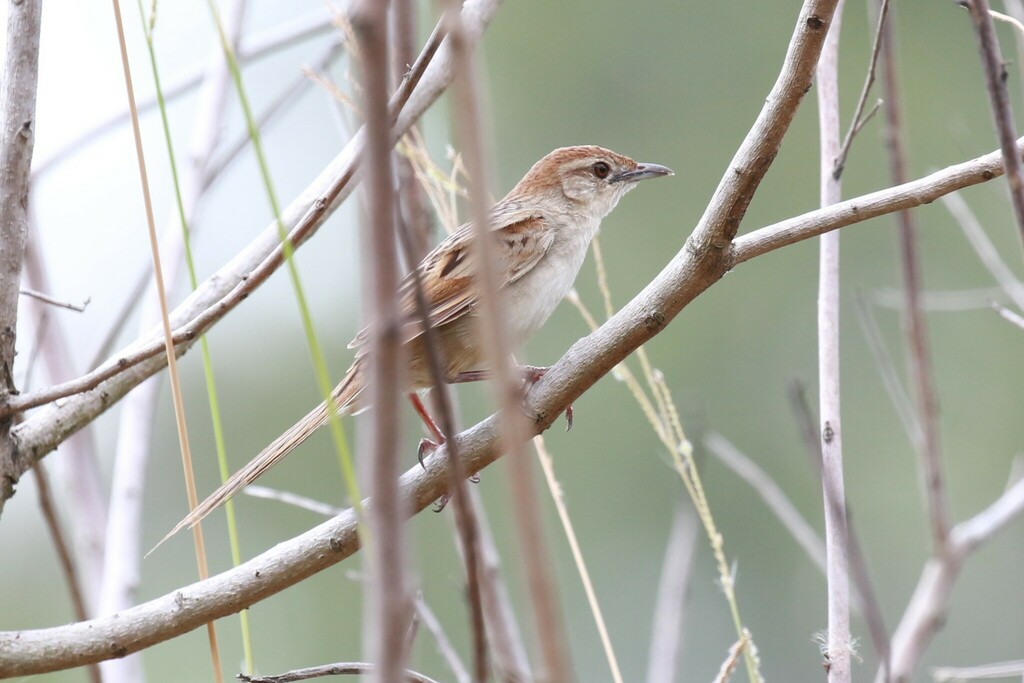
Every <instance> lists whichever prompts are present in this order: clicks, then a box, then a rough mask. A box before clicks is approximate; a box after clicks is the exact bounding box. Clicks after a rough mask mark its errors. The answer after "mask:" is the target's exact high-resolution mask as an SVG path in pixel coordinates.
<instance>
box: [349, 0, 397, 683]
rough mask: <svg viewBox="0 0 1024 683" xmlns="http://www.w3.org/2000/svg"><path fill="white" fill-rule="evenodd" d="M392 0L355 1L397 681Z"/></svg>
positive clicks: (392, 675) (388, 607) (375, 573)
mask: <svg viewBox="0 0 1024 683" xmlns="http://www.w3.org/2000/svg"><path fill="white" fill-rule="evenodd" d="M387 10H388V6H387V3H384V2H376V1H375V0H365V1H363V2H360V3H357V4H356V5H354V6H353V11H352V27H353V30H354V31H355V34H356V37H357V40H358V44H359V55H360V61H361V66H362V79H361V83H362V86H363V88H362V89H363V100H364V101H363V112H364V115H365V123H364V127H365V131H366V157H367V160H366V179H367V216H368V220H366V221H364V222H363V226H364V227H363V230H362V231H361V239H360V242H361V244H362V253H363V264H364V266H363V291H364V292H365V294H364V300H363V310H364V319H365V320H366V324H367V326H368V328H369V330H370V339H369V344H368V356H367V358H368V360H369V380H368V384H367V386H368V390H369V396H370V400H369V403H370V405H371V406H372V407H373V421H372V425H371V429H370V431H369V433H368V434H367V439H365V443H367V444H368V446H369V447H364V449H363V452H364V459H363V464H364V466H365V468H364V469H365V470H366V471H369V472H370V482H371V485H370V490H371V491H372V494H373V501H374V506H373V511H372V512H371V513H370V514H369V519H368V527H369V529H370V531H371V536H370V538H372V542H370V543H368V545H369V546H370V547H369V559H368V564H367V566H368V568H369V576H370V580H369V581H368V582H367V583H366V586H367V588H368V591H367V592H368V596H367V600H366V601H365V606H364V609H363V620H364V623H365V624H366V627H367V637H366V638H365V639H364V643H365V645H364V652H365V653H366V654H367V655H369V659H370V661H371V662H373V663H374V666H373V670H372V672H371V680H374V681H380V682H381V683H387V682H390V681H397V680H399V678H400V677H401V675H402V671H403V670H404V669H405V661H404V655H405V653H406V648H405V627H406V624H407V623H408V621H409V615H410V614H411V610H412V604H411V595H410V592H409V583H408V578H407V576H406V570H407V568H406V564H405V542H404V538H405V534H404V531H405V529H404V525H403V521H404V519H405V516H406V515H405V514H404V513H403V511H402V502H403V501H402V500H401V498H400V497H399V491H398V477H399V475H400V474H401V465H400V461H399V449H398V446H399V441H400V439H401V433H402V430H401V429H400V427H399V425H400V423H401V421H400V420H399V419H398V401H399V398H400V397H401V390H402V387H403V386H404V385H405V381H406V378H405V376H404V368H405V366H406V365H407V363H406V360H405V358H404V356H405V351H406V350H405V349H403V347H402V332H401V330H402V324H403V323H402V320H401V317H400V314H399V310H398V296H397V294H396V292H397V291H398V252H397V249H396V241H395V209H394V202H395V194H394V188H393V186H392V179H391V173H392V171H391V126H390V124H389V122H388V71H389V62H388V14H387Z"/></svg>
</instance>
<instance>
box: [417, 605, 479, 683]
mask: <svg viewBox="0 0 1024 683" xmlns="http://www.w3.org/2000/svg"><path fill="white" fill-rule="evenodd" d="M414 604H415V608H416V614H417V616H418V617H419V620H420V621H421V622H423V625H424V626H426V627H427V630H428V631H430V635H432V636H433V637H434V642H435V643H436V644H437V651H438V653H439V654H440V655H441V658H442V659H444V662H445V664H447V665H448V668H449V669H451V671H452V675H454V676H455V680H456V681H458V683H470V681H471V680H472V679H470V677H469V671H467V670H466V665H465V664H463V663H462V659H461V658H460V657H459V653H458V652H456V651H455V647H454V646H452V641H451V640H449V638H448V634H447V633H445V632H444V629H443V628H442V627H441V622H440V621H438V619H437V616H436V615H435V614H434V610H432V609H430V605H428V604H427V603H426V601H425V600H424V599H423V596H422V595H419V596H417V597H416V600H415V602H414Z"/></svg>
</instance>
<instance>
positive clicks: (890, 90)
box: [881, 19, 950, 553]
mask: <svg viewBox="0 0 1024 683" xmlns="http://www.w3.org/2000/svg"><path fill="white" fill-rule="evenodd" d="M895 40H896V34H895V31H894V30H893V23H892V20H891V19H890V21H888V22H887V23H886V24H885V26H884V27H883V28H882V53H881V59H882V86H883V88H884V89H885V102H886V106H885V144H886V148H887V149H888V152H889V174H890V176H891V178H892V183H893V185H902V184H903V183H905V182H907V180H909V178H908V174H907V152H906V144H905V143H904V134H903V122H902V120H901V114H900V87H899V73H898V71H897V67H896V42H895ZM896 221H897V225H898V226H899V241H900V261H901V262H902V265H903V291H904V295H905V301H906V308H905V310H904V328H905V331H906V335H907V348H908V350H909V358H910V374H911V377H912V380H913V384H914V389H915V394H916V398H917V410H918V417H919V424H920V425H921V441H920V444H919V448H918V458H919V461H920V468H921V475H922V481H923V484H924V489H925V495H926V498H927V501H928V513H929V514H928V516H929V519H930V520H931V527H932V546H933V549H934V551H935V552H937V553H941V552H942V551H943V548H944V547H945V545H946V539H947V537H948V536H949V526H950V522H949V506H948V503H947V500H946V489H945V484H944V482H943V473H942V446H941V443H940V441H939V416H938V413H939V408H938V398H937V396H936V391H935V386H934V383H933V377H932V363H931V349H930V348H929V342H928V325H927V322H926V321H925V316H924V307H923V306H922V304H921V282H922V277H921V259H920V256H919V255H918V250H917V227H916V225H915V221H914V216H913V214H912V213H911V212H910V211H900V212H899V213H897V214H896Z"/></svg>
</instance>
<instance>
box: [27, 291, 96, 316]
mask: <svg viewBox="0 0 1024 683" xmlns="http://www.w3.org/2000/svg"><path fill="white" fill-rule="evenodd" d="M19 293H20V294H21V295H22V296H28V297H32V298H33V299H37V300H39V301H42V302H43V303H46V304H50V305H51V306H56V307H57V308H66V309H68V310H69V311H76V312H78V313H82V312H84V311H85V308H86V306H88V305H89V297H86V298H85V301H83V302H82V303H80V304H73V303H71V302H70V301H61V300H60V299H55V298H53V297H52V296H50V295H49V294H43V293H42V292H37V291H36V290H34V289H25V288H24V287H22V288H21V289H20V290H19Z"/></svg>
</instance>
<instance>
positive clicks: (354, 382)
mask: <svg viewBox="0 0 1024 683" xmlns="http://www.w3.org/2000/svg"><path fill="white" fill-rule="evenodd" d="M362 388H363V383H362V381H360V377H359V368H358V366H356V367H353V368H352V369H351V370H350V371H349V373H348V374H347V375H346V376H345V378H344V379H343V380H341V382H340V383H339V384H338V386H337V387H335V388H334V391H333V392H331V394H332V398H333V399H334V404H335V405H336V406H337V409H338V415H339V416H341V415H349V414H351V413H352V412H353V408H354V407H355V406H354V404H355V399H356V398H357V397H358V395H359V394H360V392H361V391H362ZM328 419H330V411H329V410H328V407H327V403H325V402H322V403H320V405H318V406H317V407H316V408H313V410H311V411H310V412H309V414H308V415H306V416H305V417H304V418H302V419H301V420H299V421H298V422H296V423H295V424H294V425H292V426H291V427H289V428H288V430H287V431H285V432H284V433H283V434H281V436H279V437H277V438H276V439H274V440H273V441H272V442H271V443H270V444H269V445H268V446H267V447H266V448H264V449H263V450H262V451H261V452H260V454H259V455H257V456H256V457H255V458H253V459H252V460H250V461H249V463H248V464H246V466H245V467H243V468H242V469H240V470H238V471H237V472H235V473H234V474H232V475H231V477H229V478H228V480H227V481H226V482H224V483H223V484H221V486H220V487H219V488H217V490H215V491H214V492H213V493H211V494H210V495H209V496H207V497H206V499H205V500H204V501H203V502H201V503H199V505H197V506H196V507H195V508H193V509H192V510H191V511H190V512H189V513H188V515H186V516H185V518H184V519H182V520H181V521H180V522H178V523H177V524H176V525H175V527H174V528H173V529H171V531H170V533H168V534H167V535H166V536H164V537H163V538H162V539H161V540H160V543H157V544H156V546H154V548H153V550H156V549H157V548H158V547H160V545H161V544H163V542H164V541H166V540H167V539H168V538H170V537H171V536H173V535H174V534H176V533H178V532H179V531H181V530H182V529H184V528H185V527H189V528H191V527H193V526H195V525H196V524H198V523H199V522H200V521H201V520H202V519H203V518H204V517H206V516H207V515H209V514H210V513H211V512H213V511H214V510H216V509H217V508H219V507H220V506H221V505H223V504H224V503H226V502H227V501H228V500H229V499H230V498H232V497H233V496H234V495H235V494H236V493H238V492H239V491H241V490H242V489H244V488H245V487H246V486H248V485H249V484H251V483H253V482H254V481H256V479H258V478H259V477H260V476H261V475H262V474H263V473H264V472H266V471H267V470H269V469H270V468H271V467H273V466H274V465H276V464H277V463H279V462H280V461H281V460H283V459H284V457H285V456H286V455H288V454H289V453H291V452H292V451H293V450H295V448H297V447H298V446H299V444H301V443H302V442H303V441H305V440H306V439H308V438H309V437H310V435H312V434H313V432H315V431H316V430H318V429H319V428H320V427H323V426H324V425H325V424H327V421H328ZM150 552H153V551H152V550H151V551H150Z"/></svg>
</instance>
